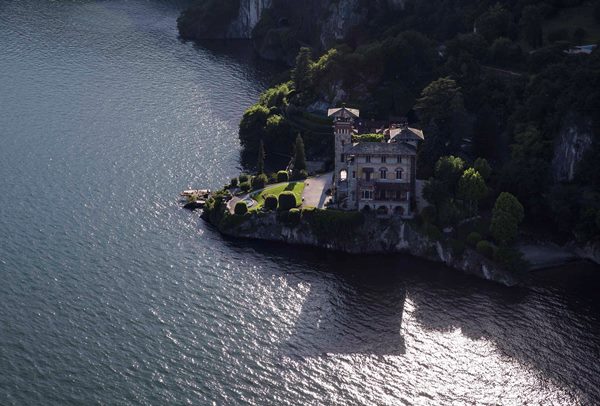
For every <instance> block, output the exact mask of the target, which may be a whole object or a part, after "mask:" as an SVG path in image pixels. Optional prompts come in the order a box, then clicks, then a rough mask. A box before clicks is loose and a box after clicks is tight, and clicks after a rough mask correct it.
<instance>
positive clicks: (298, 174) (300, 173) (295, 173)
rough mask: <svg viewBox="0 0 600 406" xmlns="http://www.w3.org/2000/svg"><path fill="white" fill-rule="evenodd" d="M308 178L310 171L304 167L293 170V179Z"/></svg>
mask: <svg viewBox="0 0 600 406" xmlns="http://www.w3.org/2000/svg"><path fill="white" fill-rule="evenodd" d="M306 178H308V172H306V170H305V169H302V170H300V171H297V170H294V171H292V180H304V179H306Z"/></svg>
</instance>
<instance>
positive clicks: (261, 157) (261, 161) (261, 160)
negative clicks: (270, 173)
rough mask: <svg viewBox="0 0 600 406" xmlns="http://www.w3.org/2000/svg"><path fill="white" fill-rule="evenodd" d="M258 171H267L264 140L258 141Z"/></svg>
mask: <svg viewBox="0 0 600 406" xmlns="http://www.w3.org/2000/svg"><path fill="white" fill-rule="evenodd" d="M256 168H257V173H258V174H259V175H260V174H261V173H264V172H265V145H264V143H263V141H262V140H260V142H259V143H258V159H257V160H256Z"/></svg>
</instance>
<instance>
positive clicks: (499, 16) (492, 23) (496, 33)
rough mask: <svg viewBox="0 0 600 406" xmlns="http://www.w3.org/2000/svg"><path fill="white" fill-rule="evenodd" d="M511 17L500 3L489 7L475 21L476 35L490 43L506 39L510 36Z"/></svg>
mask: <svg viewBox="0 0 600 406" xmlns="http://www.w3.org/2000/svg"><path fill="white" fill-rule="evenodd" d="M510 20H511V15H510V13H509V12H508V11H506V10H505V9H504V7H502V5H501V4H500V3H496V5H494V6H492V7H490V8H489V9H488V10H487V11H486V12H485V13H483V14H482V15H481V16H479V18H477V20H476V21H475V29H476V30H477V33H478V34H481V35H483V36H484V37H485V39H486V40H488V42H492V41H493V40H495V39H496V38H498V37H508V36H509V34H510V26H511V21H510Z"/></svg>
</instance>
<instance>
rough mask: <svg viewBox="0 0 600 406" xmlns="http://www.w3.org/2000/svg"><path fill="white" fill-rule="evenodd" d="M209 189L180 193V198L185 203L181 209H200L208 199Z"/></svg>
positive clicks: (189, 190)
mask: <svg viewBox="0 0 600 406" xmlns="http://www.w3.org/2000/svg"><path fill="white" fill-rule="evenodd" d="M210 194H211V191H210V189H188V190H184V191H183V192H181V194H180V196H181V197H182V198H183V199H182V200H183V201H184V202H185V204H184V205H183V207H184V208H185V209H189V210H195V209H202V208H204V205H206V201H207V200H208V198H209V197H210Z"/></svg>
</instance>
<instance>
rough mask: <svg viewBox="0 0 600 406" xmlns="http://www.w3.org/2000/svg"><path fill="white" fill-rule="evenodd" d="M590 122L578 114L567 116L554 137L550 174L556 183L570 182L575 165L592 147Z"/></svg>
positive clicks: (592, 135)
mask: <svg viewBox="0 0 600 406" xmlns="http://www.w3.org/2000/svg"><path fill="white" fill-rule="evenodd" d="M593 137H594V134H593V131H592V120H591V119H590V118H589V117H582V116H580V115H578V114H573V113H571V114H567V115H566V116H565V119H564V121H563V125H562V127H561V128H560V131H559V133H558V135H557V137H556V142H555V145H554V158H553V160H552V174H553V177H554V180H555V181H556V182H565V181H566V182H570V181H572V180H573V178H574V176H575V170H576V169H577V164H578V163H579V161H581V159H582V158H583V156H584V154H585V153H586V152H587V151H588V150H589V149H590V148H591V147H592V141H593Z"/></svg>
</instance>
